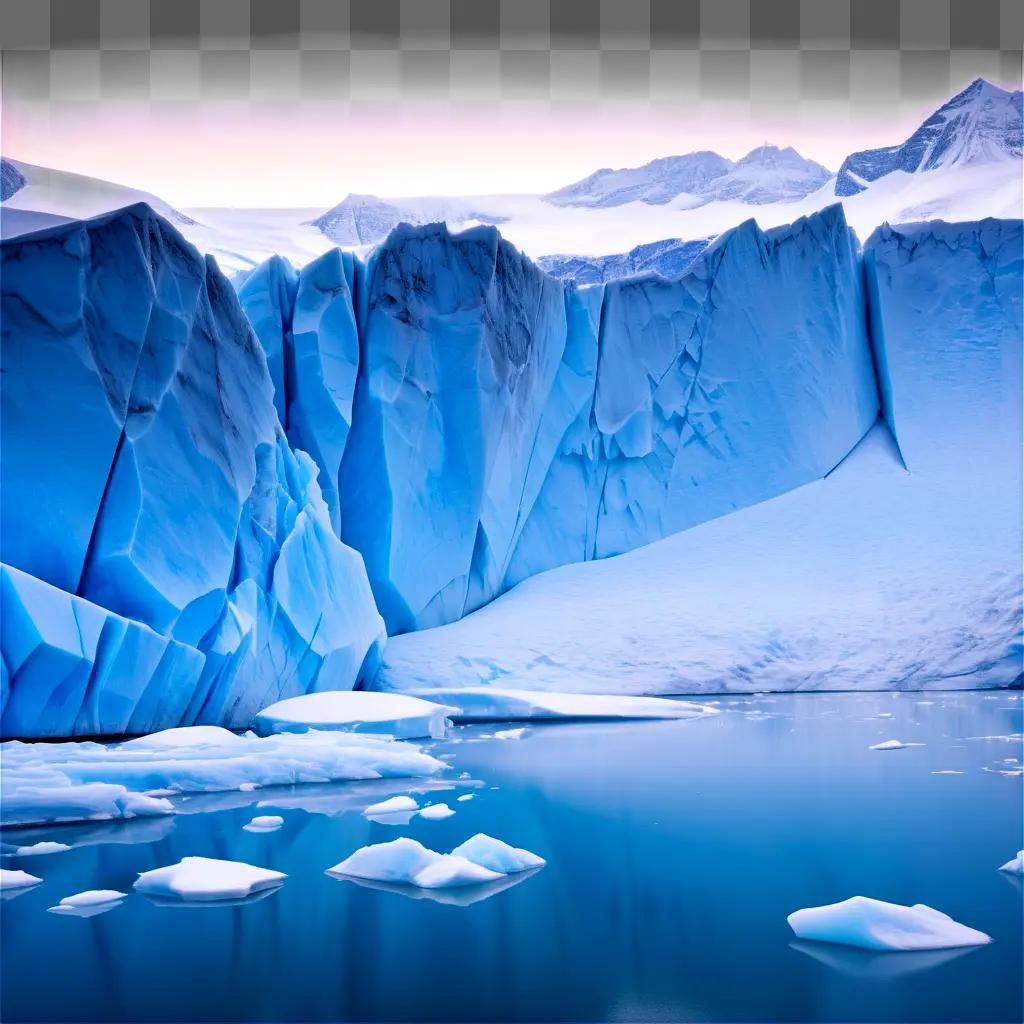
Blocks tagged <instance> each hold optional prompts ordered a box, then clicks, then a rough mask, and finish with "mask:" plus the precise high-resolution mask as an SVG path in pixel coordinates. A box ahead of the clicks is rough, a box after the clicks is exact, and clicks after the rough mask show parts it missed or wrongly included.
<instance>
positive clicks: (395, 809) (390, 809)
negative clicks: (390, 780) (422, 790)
mask: <svg viewBox="0 0 1024 1024" xmlns="http://www.w3.org/2000/svg"><path fill="white" fill-rule="evenodd" d="M419 809H420V805H419V804H418V803H416V801H415V800H413V798H412V797H411V796H393V797H390V798H389V799H387V800H381V801H380V803H376V804H370V806H369V807H367V808H366V810H365V811H363V814H365V815H366V817H368V818H375V817H379V816H383V815H388V814H407V813H409V812H412V813H415V812H416V811H418V810H419Z"/></svg>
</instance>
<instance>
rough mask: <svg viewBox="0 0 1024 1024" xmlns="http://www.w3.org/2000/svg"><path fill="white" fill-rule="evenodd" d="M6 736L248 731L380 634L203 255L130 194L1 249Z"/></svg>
mask: <svg viewBox="0 0 1024 1024" xmlns="http://www.w3.org/2000/svg"><path fill="white" fill-rule="evenodd" d="M0 259H2V271H3V314H4V315H3V371H4V390H3V404H2V424H0V425H2V430H3V438H4V458H3V465H2V467H0V486H2V497H0V514H2V527H3V530H2V539H0V560H2V562H3V568H2V570H0V586H2V595H3V603H4V616H3V624H2V628H0V653H2V668H3V675H2V678H3V688H2V693H0V701H2V731H3V734H4V735H6V736H19V737H42V736H74V735H95V734H125V733H136V732H151V731H153V730H156V729H161V728H165V727H168V726H173V725H179V724H193V723H214V722H215V723H218V724H221V725H247V724H248V723H249V721H250V720H251V718H252V716H253V715H254V714H255V712H256V711H258V710H259V709H260V708H261V707H263V706H264V705H265V704H267V703H269V702H270V701H272V700H275V699H278V698H282V697H287V696H294V695H297V694H300V693H304V692H306V691H308V690H313V689H326V688H334V689H337V688H347V687H351V686H352V685H353V684H354V683H355V682H356V680H357V679H358V678H359V677H360V673H364V674H372V672H373V671H374V669H375V668H376V665H377V661H378V658H379V651H380V646H381V643H382V641H383V624H382V622H381V619H380V617H379V616H378V615H377V612H376V609H375V608H374V604H373V599H372V595H371V593H370V590H369V586H368V581H367V578H366V573H365V569H364V567H363V563H362V559H361V558H360V556H359V555H358V553H356V552H355V551H353V550H352V549H350V548H348V547H346V546H345V545H344V544H342V543H341V542H340V541H339V540H338V539H337V536H336V534H335V532H334V530H333V529H332V526H331V523H330V516H329V511H328V508H327V506H326V505H325V503H324V501H323V498H322V495H321V492H320V489H319V486H318V484H317V481H316V467H315V466H314V465H313V463H312V461H311V460H310V458H309V457H308V456H307V455H305V454H304V453H303V452H302V451H294V450H293V449H292V448H291V446H290V445H289V444H288V442H287V439H286V437H285V435H284V433H283V431H282V428H281V426H280V423H279V421H278V417H277V415H276V412H275V407H274V389H273V384H272V380H271V376H270V373H269V372H268V368H267V360H266V357H265V356H264V353H263V349H262V347H261V346H260V345H259V344H258V343H257V341H256V338H255V337H254V335H253V332H252V329H251V328H250V326H249V324H248V321H247V320H246V319H245V316H244V315H243V313H242V310H241V307H240V306H239V304H238V301H237V299H236V297H235V293H234V291H233V290H232V288H231V286H230V285H229V284H228V282H227V281H226V279H225V278H224V277H223V276H222V275H221V274H220V272H219V271H218V270H217V268H216V264H215V263H214V262H213V261H212V260H210V259H209V258H206V259H204V258H203V257H202V256H200V254H199V253H198V252H197V251H196V250H195V249H194V248H193V247H192V246H191V245H189V244H188V243H187V242H186V241H185V240H184V239H183V238H182V237H181V235H180V234H179V233H178V231H177V230H176V229H175V228H174V227H172V226H171V225H170V224H168V223H167V222H166V221H165V220H163V219H162V218H160V217H159V216H157V215H156V214H155V213H153V211H152V210H150V209H149V208H148V207H147V206H144V205H138V206H132V207H128V208H126V209H125V210H123V211H119V212H117V213H114V214H109V215H104V216H102V217H98V218H96V219H94V220H91V221H83V222H75V223H72V224H69V225H61V226H59V227H56V228H51V229H47V230H44V231H42V232H38V233H36V234H30V235H25V236H20V237H18V238H16V239H13V240H10V241H6V242H5V243H4V244H3V247H2V256H0Z"/></svg>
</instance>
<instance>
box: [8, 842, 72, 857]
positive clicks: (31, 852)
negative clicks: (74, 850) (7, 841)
mask: <svg viewBox="0 0 1024 1024" xmlns="http://www.w3.org/2000/svg"><path fill="white" fill-rule="evenodd" d="M70 849H71V847H70V846H68V845H67V844H66V843H33V845H32V846H19V847H18V848H17V849H16V850H15V851H14V852H15V854H17V856H19V857H38V856H40V855H41V854H44V853H63V852H64V851H65V850H70Z"/></svg>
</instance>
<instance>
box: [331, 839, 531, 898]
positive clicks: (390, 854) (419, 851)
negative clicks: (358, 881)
mask: <svg viewBox="0 0 1024 1024" xmlns="http://www.w3.org/2000/svg"><path fill="white" fill-rule="evenodd" d="M504 851H508V852H507V853H505V852H504ZM467 854H469V855H467ZM478 856H479V857H481V858H482V859H483V860H485V861H487V863H481V862H478V861H477V860H476V859H471V858H476V857H478ZM528 858H533V860H534V861H536V862H537V863H526V859H528ZM499 862H500V863H503V864H507V865H508V866H507V867H503V868H501V869H495V868H493V867H491V866H489V864H494V863H499ZM543 864H544V861H543V860H541V859H540V858H539V857H534V855H533V854H530V853H528V852H527V851H526V850H514V849H513V848H512V847H509V846H506V845H505V844H504V843H500V842H499V841H498V840H495V839H490V838H489V837H488V836H483V835H479V836H474V837H473V839H472V840H469V841H468V842H466V843H463V844H462V846H460V847H457V848H456V849H455V850H453V851H452V852H451V853H437V852H436V851H434V850H428V849H427V848H426V847H425V846H424V845H423V844H422V843H418V842H417V841H416V840H415V839H408V838H402V839H395V840H394V841H393V842H390V843H378V844H376V845H374V846H364V847H363V848H362V849H359V850H356V852H355V853H353V854H352V856H351V857H348V858H346V859H345V860H343V861H341V863H339V864H335V865H334V867H332V868H328V869H327V874H329V875H333V876H335V877H342V878H344V877H351V878H362V879H367V880H370V881H374V882H383V883H390V884H393V885H412V886H417V887H419V888H421V889H446V888H456V887H460V886H467V885H478V884H481V883H484V882H494V881H497V880H498V879H501V878H503V877H504V876H506V875H509V874H518V873H519V872H521V871H525V870H528V869H529V868H531V867H541V866H542V865H543Z"/></svg>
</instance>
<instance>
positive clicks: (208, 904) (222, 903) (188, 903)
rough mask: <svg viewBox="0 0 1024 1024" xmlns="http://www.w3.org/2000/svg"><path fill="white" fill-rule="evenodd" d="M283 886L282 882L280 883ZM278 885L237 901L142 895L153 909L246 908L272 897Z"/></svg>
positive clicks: (151, 894) (152, 894) (278, 887)
mask: <svg viewBox="0 0 1024 1024" xmlns="http://www.w3.org/2000/svg"><path fill="white" fill-rule="evenodd" d="M281 884H282V885H283V884H284V883H283V882H282V883H281ZM280 888H281V886H280V885H274V886H271V887H270V888H269V889H260V891H259V892H254V893H252V894H251V895H249V896H243V897H241V898H239V899H226V900H185V899H178V898H176V897H174V896H157V895H155V894H154V893H148V892H146V893H143V894H142V895H143V896H145V897H146V899H147V900H149V902H150V903H152V904H153V906H155V907H185V908H188V909H203V910H205V909H216V908H217V907H247V906H249V904H250V903H259V901H260V900H265V899H266V898H267V897H268V896H273V895H274V893H275V892H277V890H278V889H280Z"/></svg>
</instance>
